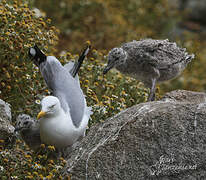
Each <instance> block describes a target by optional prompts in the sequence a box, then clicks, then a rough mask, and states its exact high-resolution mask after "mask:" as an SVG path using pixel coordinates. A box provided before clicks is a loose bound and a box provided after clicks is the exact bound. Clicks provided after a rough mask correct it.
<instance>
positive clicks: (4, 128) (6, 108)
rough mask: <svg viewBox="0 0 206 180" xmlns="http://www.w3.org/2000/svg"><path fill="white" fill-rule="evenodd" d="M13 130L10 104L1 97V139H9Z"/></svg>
mask: <svg viewBox="0 0 206 180" xmlns="http://www.w3.org/2000/svg"><path fill="white" fill-rule="evenodd" d="M13 132H14V127H13V126H12V125H11V109H10V105H9V104H7V103H6V102H4V101H3V100H1V99H0V139H3V140H5V139H7V138H8V137H9V136H11V135H12V134H13Z"/></svg>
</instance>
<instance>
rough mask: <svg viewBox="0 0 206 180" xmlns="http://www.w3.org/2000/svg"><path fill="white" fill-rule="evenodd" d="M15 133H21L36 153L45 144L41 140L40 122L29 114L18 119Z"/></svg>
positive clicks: (21, 115)
mask: <svg viewBox="0 0 206 180" xmlns="http://www.w3.org/2000/svg"><path fill="white" fill-rule="evenodd" d="M15 131H16V132H17V131H19V132H20V135H21V137H22V139H23V140H24V141H25V143H26V144H27V145H28V146H29V147H30V148H31V149H33V150H34V151H37V150H38V149H39V148H40V145H41V144H43V143H42V142H41V139H40V129H39V122H38V121H37V120H35V119H33V118H31V117H30V116H29V115H27V114H20V115H19V116H18V117H17V119H16V127H15Z"/></svg>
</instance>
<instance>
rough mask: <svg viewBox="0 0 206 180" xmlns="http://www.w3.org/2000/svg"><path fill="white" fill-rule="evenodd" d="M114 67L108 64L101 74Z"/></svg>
mask: <svg viewBox="0 0 206 180" xmlns="http://www.w3.org/2000/svg"><path fill="white" fill-rule="evenodd" d="M113 67H114V64H113V63H108V64H107V66H106V67H105V68H104V70H103V74H106V73H107V72H108V71H109V70H110V69H112V68H113Z"/></svg>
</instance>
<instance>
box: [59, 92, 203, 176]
mask: <svg viewBox="0 0 206 180" xmlns="http://www.w3.org/2000/svg"><path fill="white" fill-rule="evenodd" d="M195 97H196V98H197V99H198V100H195ZM203 97H204V98H203ZM205 97H206V94H205V93H196V92H191V91H184V90H179V91H174V92H171V93H167V94H166V97H165V98H163V100H162V101H155V102H147V103H141V104H138V105H135V106H133V107H131V108H128V109H126V110H124V111H122V112H120V113H119V114H117V115H115V116H114V117H111V118H109V119H107V120H106V121H105V122H103V123H101V124H97V125H94V126H93V127H91V128H90V130H89V132H88V134H87V136H86V137H85V138H84V139H83V140H82V142H81V143H79V144H78V145H77V146H76V147H75V149H74V150H73V152H72V153H71V154H70V156H69V157H68V159H67V163H68V164H67V166H66V167H65V169H64V170H63V171H62V172H61V173H62V175H63V176H66V175H69V174H70V175H71V179H72V180H79V179H86V180H87V179H89V180H92V179H105V180H107V179H118V180H121V179H122V180H125V179H127V180H130V179H131V180H133V179H138V180H196V179H206V171H205V168H206V161H205V159H206V120H205V119H206V101H205ZM190 98H191V101H190Z"/></svg>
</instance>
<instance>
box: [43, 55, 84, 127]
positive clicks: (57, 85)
mask: <svg viewBox="0 0 206 180" xmlns="http://www.w3.org/2000/svg"><path fill="white" fill-rule="evenodd" d="M40 71H41V73H42V76H43V78H44V80H45V82H46V84H47V86H48V87H49V88H50V89H51V90H52V92H53V94H54V96H56V97H58V98H59V100H60V103H61V106H62V108H63V109H64V111H65V112H67V111H68V110H69V109H70V114H71V118H72V121H73V124H74V125H75V126H76V127H79V125H80V123H81V120H82V117H83V115H84V110H85V107H86V106H85V98H84V95H83V92H82V90H81V88H80V86H79V85H78V82H77V81H76V80H75V79H74V78H73V77H72V76H71V74H70V73H69V72H68V71H67V69H66V68H64V67H63V66H62V65H61V63H60V62H59V61H58V60H57V59H56V58H55V57H54V56H48V57H47V59H46V61H44V62H42V63H41V64H40Z"/></svg>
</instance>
